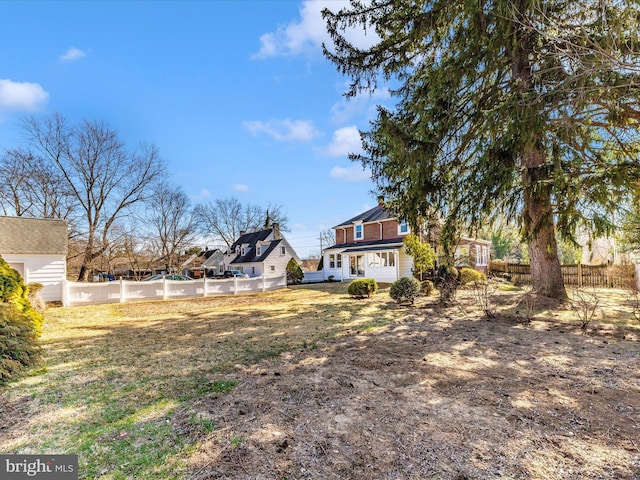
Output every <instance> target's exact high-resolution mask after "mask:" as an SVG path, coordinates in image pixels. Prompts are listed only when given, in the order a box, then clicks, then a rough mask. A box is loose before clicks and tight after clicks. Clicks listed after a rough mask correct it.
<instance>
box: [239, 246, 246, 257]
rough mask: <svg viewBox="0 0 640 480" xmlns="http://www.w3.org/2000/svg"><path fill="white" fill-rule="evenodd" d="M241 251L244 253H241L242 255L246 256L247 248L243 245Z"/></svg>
mask: <svg viewBox="0 0 640 480" xmlns="http://www.w3.org/2000/svg"><path fill="white" fill-rule="evenodd" d="M241 252H242V253H241V254H240V255H242V256H243V257H244V256H245V255H246V254H247V249H246V248H244V247H242V250H241Z"/></svg>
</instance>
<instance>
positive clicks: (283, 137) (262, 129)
mask: <svg viewBox="0 0 640 480" xmlns="http://www.w3.org/2000/svg"><path fill="white" fill-rule="evenodd" d="M243 125H244V127H245V128H246V129H247V130H249V132H251V134H252V135H254V136H256V135H258V134H260V133H264V134H266V135H269V136H270V137H272V138H274V139H275V140H277V141H279V142H284V141H297V142H308V141H310V140H313V139H314V138H316V137H317V136H318V135H320V132H318V130H316V128H315V127H314V126H313V122H311V121H309V120H291V119H289V118H286V119H284V120H275V119H274V120H269V121H267V122H261V121H250V122H243Z"/></svg>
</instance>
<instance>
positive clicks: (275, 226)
mask: <svg viewBox="0 0 640 480" xmlns="http://www.w3.org/2000/svg"><path fill="white" fill-rule="evenodd" d="M271 228H272V229H273V239H274V240H280V239H281V238H282V235H280V224H279V223H273V224H272V225H271Z"/></svg>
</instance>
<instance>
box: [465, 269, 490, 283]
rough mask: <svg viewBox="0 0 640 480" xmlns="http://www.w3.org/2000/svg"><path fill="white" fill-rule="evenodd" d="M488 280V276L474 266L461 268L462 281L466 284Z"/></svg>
mask: <svg viewBox="0 0 640 480" xmlns="http://www.w3.org/2000/svg"><path fill="white" fill-rule="evenodd" d="M486 280H487V276H486V275H485V274H484V273H482V272H479V271H477V270H474V269H473V268H469V267H464V268H461V269H460V283H461V284H463V285H466V284H467V283H471V282H484V281H486Z"/></svg>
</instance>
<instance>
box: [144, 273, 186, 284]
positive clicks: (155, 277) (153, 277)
mask: <svg viewBox="0 0 640 480" xmlns="http://www.w3.org/2000/svg"><path fill="white" fill-rule="evenodd" d="M163 278H166V279H167V280H193V278H191V277H188V276H187V275H180V274H177V273H159V274H158V275H151V276H150V277H147V278H145V279H143V280H142V281H143V282H153V281H154V280H162V279H163Z"/></svg>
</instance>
